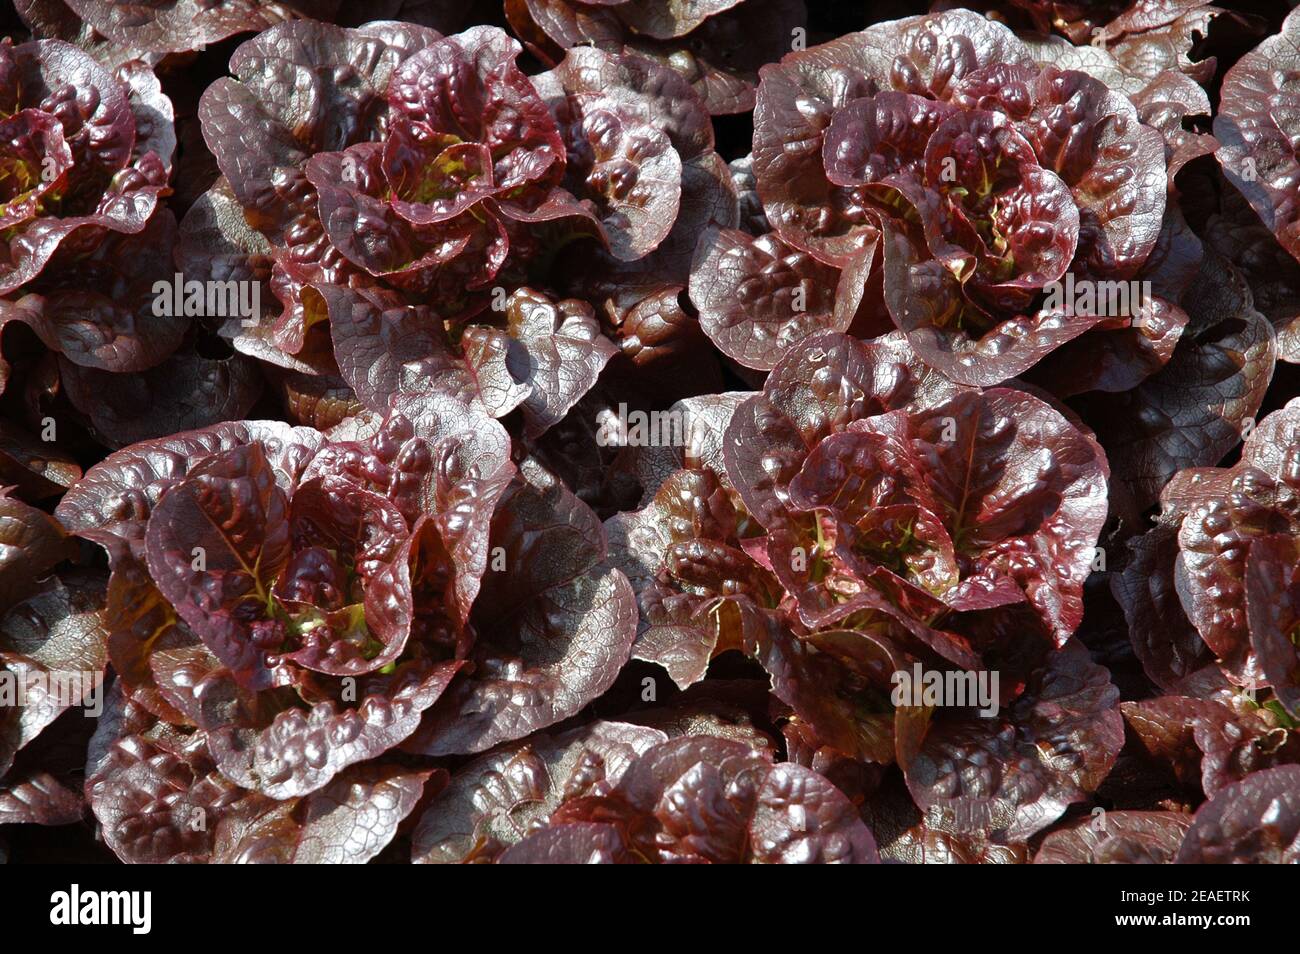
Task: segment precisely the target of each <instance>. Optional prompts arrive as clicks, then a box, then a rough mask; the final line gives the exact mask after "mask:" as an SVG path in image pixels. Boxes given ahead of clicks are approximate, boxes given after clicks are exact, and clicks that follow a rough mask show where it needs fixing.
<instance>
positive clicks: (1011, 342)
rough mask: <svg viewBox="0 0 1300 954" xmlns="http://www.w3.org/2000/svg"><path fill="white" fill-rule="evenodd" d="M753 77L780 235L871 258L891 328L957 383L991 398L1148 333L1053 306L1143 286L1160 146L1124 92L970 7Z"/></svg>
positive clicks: (764, 188) (827, 48) (823, 252)
mask: <svg viewBox="0 0 1300 954" xmlns="http://www.w3.org/2000/svg"><path fill="white" fill-rule="evenodd" d="M1045 49H1046V50H1048V51H1049V52H1050V51H1051V50H1052V49H1055V48H1053V47H1046V48H1045ZM762 77H763V80H762V84H761V86H760V89H759V95H758V104H757V106H756V108H755V114H754V122H755V132H754V158H753V168H754V174H755V177H756V179H757V185H758V194H759V196H760V197H761V198H762V201H763V207H764V210H765V212H766V214H767V219H768V221H769V222H770V224H771V227H772V229H773V230H774V231H775V232H776V234H777V236H778V237H779V238H780V239H782V240H783V241H784V242H786V243H788V244H790V245H792V246H794V247H796V248H799V249H803V250H806V251H807V252H809V253H811V254H812V255H813V256H815V257H816V258H817V259H819V260H820V261H822V262H825V263H826V264H828V265H832V266H835V267H837V268H848V267H849V266H850V265H853V266H854V268H855V269H858V270H863V269H866V268H870V267H871V259H872V258H873V257H874V256H875V255H876V254H877V250H879V253H880V256H881V258H882V260H883V269H884V294H885V303H886V305H887V306H888V310H889V314H890V316H891V317H892V319H893V321H894V323H895V324H896V325H897V327H898V328H899V329H901V330H902V331H903V332H904V333H905V334H906V335H907V337H908V340H909V342H910V343H911V345H912V347H913V348H914V349H915V350H916V351H917V353H918V354H919V355H920V356H921V357H922V359H923V360H925V361H926V362H928V363H930V364H932V365H933V366H935V367H937V368H939V369H940V370H942V371H943V372H944V373H945V374H946V375H948V376H949V377H950V378H952V379H953V380H956V381H960V382H962V383H966V384H973V385H981V386H986V385H991V384H996V383H998V382H1000V381H1004V380H1006V379H1007V378H1010V377H1013V376H1015V375H1017V374H1020V373H1021V372H1023V371H1025V370H1026V369H1028V368H1029V367H1030V366H1032V365H1033V364H1035V363H1036V362H1038V361H1039V360H1040V359H1042V358H1043V357H1044V356H1045V355H1047V354H1048V353H1049V352H1051V351H1053V350H1055V349H1056V348H1058V347H1060V346H1061V345H1063V344H1065V343H1066V342H1068V341H1070V340H1071V339H1073V338H1075V337H1077V336H1079V335H1081V334H1083V333H1084V332H1085V331H1087V330H1088V329H1089V328H1091V327H1093V326H1094V325H1096V324H1098V323H1099V322H1102V321H1107V320H1109V321H1111V323H1112V324H1115V325H1117V326H1118V327H1128V326H1129V325H1131V324H1133V323H1134V322H1135V321H1137V320H1138V319H1139V317H1140V316H1139V315H1138V309H1137V308H1136V307H1130V310H1129V311H1128V312H1127V313H1126V314H1123V315H1118V314H1109V313H1107V311H1106V309H1104V308H1102V307H1090V306H1088V305H1087V304H1085V303H1082V302H1080V304H1079V307H1078V308H1077V309H1076V308H1075V307H1074V302H1072V301H1071V302H1068V303H1067V302H1065V301H1064V300H1063V298H1062V297H1061V296H1062V294H1065V295H1066V296H1068V295H1069V289H1070V288H1071V287H1072V286H1071V285H1069V284H1066V285H1065V288H1064V290H1062V288H1061V283H1065V282H1068V281H1069V280H1081V281H1086V282H1093V283H1097V282H1110V281H1121V280H1125V281H1126V280H1129V279H1132V278H1134V276H1136V275H1137V274H1138V273H1139V271H1140V270H1141V268H1142V267H1143V265H1144V264H1145V263H1146V262H1147V259H1148V257H1149V256H1151V254H1152V251H1153V249H1155V248H1156V244H1157V241H1158V239H1159V237H1160V234H1161V222H1162V218H1163V216H1164V211H1165V193H1166V164H1165V149H1164V142H1163V139H1162V137H1161V135H1160V133H1159V132H1158V131H1157V130H1155V129H1153V128H1151V127H1149V126H1147V125H1145V124H1144V123H1143V122H1142V121H1141V119H1140V117H1139V113H1138V110H1137V108H1136V107H1135V106H1134V104H1133V103H1132V102H1131V101H1130V100H1129V98H1128V97H1127V96H1126V95H1125V94H1124V93H1123V92H1122V91H1120V90H1117V89H1113V88H1111V87H1109V86H1108V85H1107V83H1106V82H1104V81H1103V80H1101V79H1098V78H1096V77H1095V76H1093V75H1089V74H1088V73H1084V72H1080V71H1078V70H1074V69H1058V68H1057V67H1055V66H1053V65H1050V64H1043V63H1040V62H1039V61H1037V60H1036V59H1035V51H1034V50H1031V48H1030V47H1029V46H1028V45H1026V44H1024V43H1022V42H1021V41H1020V40H1019V39H1018V38H1017V37H1016V36H1015V35H1014V34H1013V33H1011V31H1010V30H1008V29H1007V28H1006V27H1003V26H1001V25H999V24H997V23H994V22H992V21H990V20H988V19H986V18H984V17H982V16H979V15H977V14H974V13H970V12H967V11H961V10H956V11H949V12H946V13H942V14H935V15H932V16H924V17H913V18H910V19H906V20H899V21H893V22H889V23H882V24H877V25H875V26H873V27H870V28H868V29H867V30H865V31H863V32H861V33H857V34H851V35H849V36H846V37H842V38H841V39H839V40H835V41H833V42H830V43H826V44H823V45H821V46H818V47H813V48H811V49H808V50H805V51H798V52H795V53H791V54H789V55H787V56H786V57H785V58H784V59H783V60H782V61H781V63H780V64H776V65H771V66H767V67H764V69H763V71H762ZM1053 291H1056V292H1057V294H1056V295H1055V296H1054V295H1053V294H1051V292H1053ZM1150 307H1151V308H1152V309H1156V310H1158V311H1160V312H1169V311H1171V310H1176V306H1173V305H1171V304H1169V303H1159V302H1154V303H1152V304H1151V305H1150ZM849 315H850V316H851V315H852V309H850V310H849ZM1166 320H1170V321H1172V320H1175V319H1174V318H1172V317H1170V318H1167V319H1166ZM1184 320H1185V319H1184Z"/></svg>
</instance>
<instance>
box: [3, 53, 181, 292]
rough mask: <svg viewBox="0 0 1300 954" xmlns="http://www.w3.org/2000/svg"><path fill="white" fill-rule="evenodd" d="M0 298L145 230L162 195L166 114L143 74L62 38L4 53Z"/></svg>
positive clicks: (170, 140)
mask: <svg viewBox="0 0 1300 954" xmlns="http://www.w3.org/2000/svg"><path fill="white" fill-rule="evenodd" d="M0 102H2V104H3V113H4V120H3V126H4V131H3V135H0V152H2V153H3V155H0V166H3V169H4V172H5V175H4V176H3V180H2V184H0V225H3V228H4V233H3V235H4V249H5V254H4V256H3V260H2V261H0V294H8V293H11V292H14V291H16V290H18V289H20V288H22V287H23V286H25V285H26V284H28V283H29V282H31V281H32V280H33V279H35V278H37V277H38V276H40V275H41V273H42V272H43V271H44V270H45V268H46V266H47V265H48V264H49V263H50V261H51V260H52V259H53V258H54V257H55V254H56V253H61V254H63V255H67V256H76V255H78V254H85V253H88V252H92V251H94V249H95V248H96V247H97V246H98V245H99V244H100V242H102V241H103V240H104V237H105V236H106V235H108V234H110V233H114V232H118V233H127V234H135V233H138V232H140V231H142V230H143V229H144V228H145V226H146V224H147V223H148V222H149V219H150V217H151V216H152V215H153V213H154V209H155V208H156V207H157V205H158V197H159V195H160V194H162V193H163V192H164V191H165V190H166V188H167V177H168V173H169V170H170V169H171V154H172V149H173V147H174V146H175V143H176V138H175V133H174V132H173V130H172V126H171V106H170V104H169V103H168V102H167V100H166V99H165V98H164V97H162V95H161V93H159V91H158V89H157V80H156V79H154V78H153V74H152V73H151V72H149V70H148V69H147V68H144V67H142V66H140V65H139V64H130V65H128V66H126V67H123V68H122V69H121V70H119V71H117V72H116V73H114V72H112V71H110V70H109V69H107V68H106V67H105V66H103V65H102V64H101V63H99V62H98V61H97V60H95V59H93V58H92V57H91V56H90V55H89V54H87V53H84V52H82V51H81V50H79V49H77V48H76V47H74V46H72V45H71V44H70V43H65V42H63V41H62V40H34V41H32V42H30V43H24V44H22V45H20V46H14V45H13V44H12V43H11V42H10V41H8V40H6V41H5V42H4V43H3V44H2V45H0Z"/></svg>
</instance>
